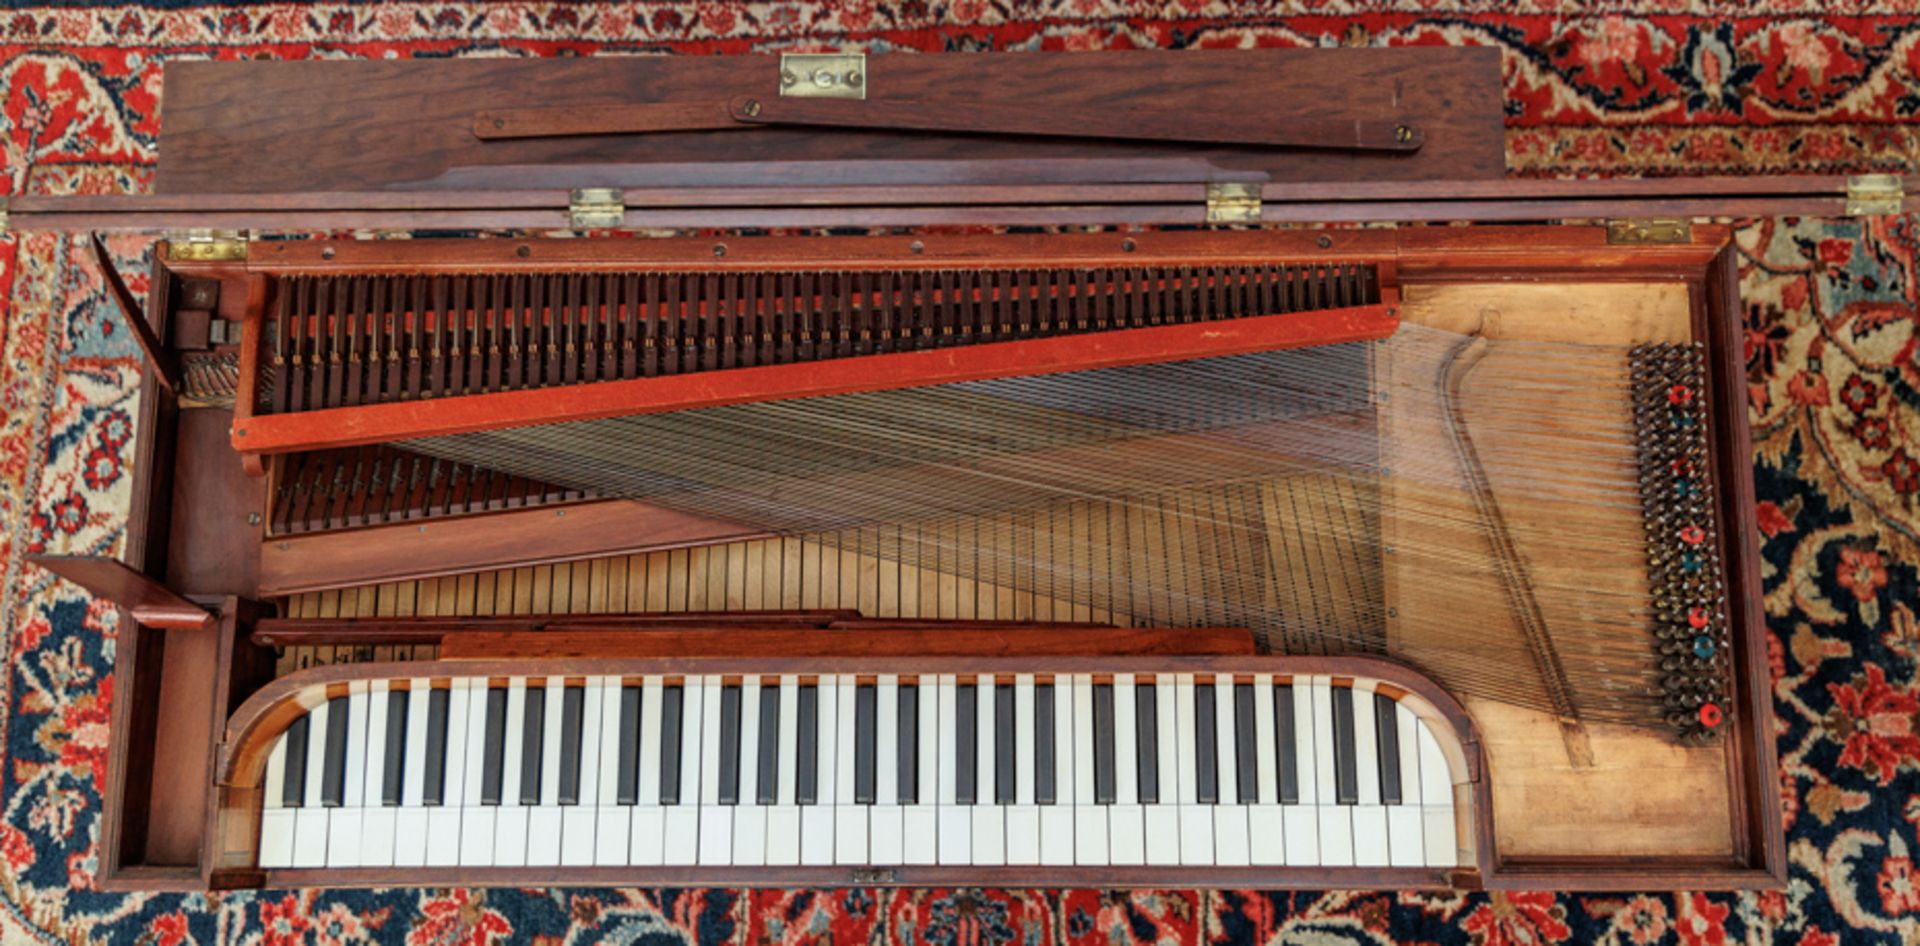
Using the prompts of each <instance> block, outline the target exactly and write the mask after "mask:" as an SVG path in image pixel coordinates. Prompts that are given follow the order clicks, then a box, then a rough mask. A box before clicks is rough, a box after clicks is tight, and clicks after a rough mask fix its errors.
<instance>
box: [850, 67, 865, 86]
mask: <svg viewBox="0 0 1920 946" xmlns="http://www.w3.org/2000/svg"><path fill="white" fill-rule="evenodd" d="M865 81H866V80H865V79H862V78H861V77H860V71H859V70H858V69H849V70H847V85H849V86H852V87H853V88H856V89H857V88H859V87H860V83H862V82H865Z"/></svg>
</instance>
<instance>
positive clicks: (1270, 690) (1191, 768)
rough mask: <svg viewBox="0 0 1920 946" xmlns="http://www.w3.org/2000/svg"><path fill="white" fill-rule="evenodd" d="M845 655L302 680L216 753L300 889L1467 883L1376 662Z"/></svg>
mask: <svg viewBox="0 0 1920 946" xmlns="http://www.w3.org/2000/svg"><path fill="white" fill-rule="evenodd" d="M861 662H862V661H860V660H857V659H856V660H852V661H848V660H836V661H831V662H824V661H823V662H821V663H822V665H821V666H805V665H804V664H805V662H804V661H788V662H786V663H787V664H788V665H787V666H782V667H779V668H773V669H777V672H756V671H755V670H753V669H750V668H747V667H743V666H739V665H740V664H741V663H742V661H739V660H733V661H706V662H699V661H672V662H669V661H660V660H652V661H594V662H585V661H582V662H576V665H569V666H556V667H552V668H548V667H543V666H540V665H538V664H535V665H529V664H528V663H527V662H524V661H523V662H520V663H518V664H514V665H509V664H505V663H501V664H497V665H487V664H485V663H484V662H479V661H474V662H465V661H440V662H421V663H413V664H363V665H358V666H357V667H327V668H316V669H315V670H311V671H305V672H302V673H301V674H298V675H295V676H294V677H291V678H285V679H283V680H282V681H279V682H278V683H276V684H275V685H273V686H272V687H270V688H269V690H270V691H274V690H277V691H278V692H279V696H278V697H277V698H276V699H275V700H274V701H272V702H268V701H264V700H263V699H262V697H261V696H256V698H255V699H254V700H252V701H249V704H248V706H245V707H243V708H242V709H241V711H240V712H239V713H238V714H236V717H235V720H236V723H235V725H236V726H238V727H241V728H239V729H233V728H230V730H229V742H228V745H227V751H226V753H225V758H226V760H227V769H228V771H229V779H230V783H231V784H233V785H235V786H239V787H250V786H251V785H253V784H257V785H258V786H259V787H260V789H261V791H260V793H259V795H258V796H257V797H258V798H259V800H260V806H259V810H258V811H257V812H254V813H251V817H255V818H257V819H258V821H257V824H258V835H257V837H258V847H257V866H258V867H259V868H262V869H265V870H269V871H275V872H284V873H286V874H287V877H288V880H287V882H298V883H303V884H305V883H317V884H322V885H325V884H346V883H364V882H374V881H377V880H378V879H379V878H384V877H393V876H396V875H395V874H394V872H395V871H398V870H401V869H405V874H404V876H406V877H409V878H417V877H418V876H420V875H419V874H418V871H420V870H426V871H429V872H430V871H433V870H436V869H455V868H457V869H459V871H460V876H462V877H465V878H468V879H470V880H472V881H477V882H482V883H515V882H525V881H526V880H527V879H528V878H530V877H535V876H538V877H552V878H556V879H563V878H567V877H578V878H580V879H581V880H583V881H588V880H591V881H592V882H625V881H628V880H631V881H633V882H642V881H646V880H649V879H659V880H663V881H664V880H667V879H669V878H681V879H695V878H702V879H725V880H726V881H727V882H733V883H800V882H827V881H833V882H846V881H848V880H850V879H851V880H854V881H856V882H895V883H953V882H986V881H990V880H998V879H1001V878H1010V877H1031V878H1040V877H1051V878H1052V880H1050V881H1049V882H1069V879H1070V878H1074V879H1079V880H1080V881H1081V882H1089V883H1100V884H1114V883H1119V884H1153V883H1185V882H1189V881H1191V882H1207V881H1208V880H1209V879H1220V880H1223V881H1224V880H1226V879H1233V880H1235V881H1237V882H1250V883H1261V884H1268V885H1276V886H1283V885H1289V884H1298V885H1303V886H1310V885H1316V884H1325V883H1329V882H1340V881H1342V880H1351V881H1358V880H1361V879H1367V878H1371V879H1375V880H1378V881H1379V882H1392V883H1401V884H1414V885H1426V884H1435V885H1437V884H1443V883H1445V882H1446V880H1447V876H1448V872H1449V871H1451V870H1454V869H1456V868H1463V867H1465V868H1471V867H1472V866H1474V854H1473V850H1474V848H1475V844H1474V840H1473V838H1474V835H1473V831H1474V828H1473V826H1474V824H1475V823H1476V820H1477V819H1476V818H1475V817H1474V812H1473V806H1474V801H1475V798H1476V797H1477V796H1476V790H1477V783H1478V777H1479V776H1478V769H1479V763H1478V760H1477V755H1476V753H1477V748H1476V745H1475V743H1474V741H1473V738H1472V735H1471V732H1470V724H1466V723H1465V717H1464V715H1463V714H1460V713H1459V711H1458V708H1457V706H1456V705H1455V704H1453V703H1452V701H1451V699H1450V698H1449V697H1447V696H1446V695H1445V694H1444V693H1441V692H1440V691H1438V690H1437V688H1435V687H1434V686H1433V685H1432V684H1431V683H1430V682H1427V681H1425V680H1424V679H1423V678H1419V677H1418V676H1417V675H1415V674H1413V673H1412V672H1411V671H1408V670H1406V669H1405V668H1401V667H1398V666H1395V665H1393V664H1390V663H1386V662H1383V661H1378V660H1371V659H1366V658H1290V657H1259V658H1246V657H1238V658H1233V659H1232V660H1231V661H1221V660H1216V661H1215V662H1216V663H1231V664H1234V665H1235V666H1232V667H1220V668H1217V669H1216V668H1213V667H1210V666H1206V664H1207V663H1208V661H1207V659H1205V658H1198V659H1196V658H1159V659H1147V658H1126V659H1108V660H1098V659H1090V658H1088V659H1078V660H1071V661H1052V663H1061V664H1064V665H1063V666H1057V667H1049V666H1035V664H1036V663H1047V662H1045V661H1034V660H1026V661H1008V660H1005V659H1001V660H998V661H996V660H994V659H980V658H927V659H924V660H919V661H915V662H916V663H919V664H922V665H925V666H926V669H925V670H918V671H915V672H903V668H902V667H901V666H899V665H900V664H901V663H902V662H901V661H898V660H894V661H881V662H880V663H886V664H890V666H885V667H882V666H871V667H861V666H858V664H860V663H861ZM554 663H564V662H554ZM703 663H704V664H707V665H696V664H703ZM761 663H762V664H763V665H764V664H765V663H766V662H765V661H764V660H763V661H761ZM795 663H799V664H802V665H800V666H793V664H795ZM866 663H870V664H871V663H875V661H871V660H869V661H866ZM829 664H830V665H829ZM848 664H853V665H854V666H851V667H848V666H846V665H848ZM1346 665H1354V666H1346ZM355 670H358V671H360V672H359V673H358V674H355V673H353V671H355ZM586 670H592V671H594V672H582V671H586ZM499 671H511V672H510V673H500V672H499ZM256 704H257V705H256ZM269 719H273V720H277V725H271V724H263V723H265V722H266V721H267V720H269ZM249 720H251V721H252V723H256V724H261V725H250V724H249V722H248V721H249ZM270 729H271V730H272V731H271V732H269V730H270ZM250 747H251V748H250ZM261 748H264V752H261V751H258V750H259V749H261ZM249 758H251V759H252V761H248V760H249ZM250 776H252V777H256V778H257V782H255V781H251V780H250V778H249V777H250ZM234 816H235V817H247V816H248V813H245V812H235V813H234ZM582 872H585V873H582ZM836 878H837V879H836ZM275 882H276V883H279V882H280V879H279V878H276V879H275ZM416 882H417V881H416Z"/></svg>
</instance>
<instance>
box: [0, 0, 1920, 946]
mask: <svg viewBox="0 0 1920 946" xmlns="http://www.w3.org/2000/svg"><path fill="white" fill-rule="evenodd" d="M1578 9H1579V8H1578V7H1577V6H1574V5H1561V4H1546V3H1543V2H1523V3H1519V4H1509V3H1505V2H1500V0H1456V2H1452V3H1448V4H1444V5H1439V4H1433V3H1430V2H1426V0H1346V2H1332V3H1326V4H1314V5H1312V7H1311V9H1308V10H1306V11H1299V10H1291V9H1285V10H1283V9H1278V8H1269V7H1267V6H1263V5H1260V4H1254V3H1233V4H1229V3H1225V2H1219V0H1210V2H1209V0H1181V2H1179V3H1176V4H1173V5H1171V6H1169V7H1167V8H1165V9H1163V8H1162V5H1161V4H1159V3H1157V2H1154V3H1146V2H1124V0H1045V2H1017V0H950V2H948V0H937V2H926V0H913V2H903V3H898V4H890V5H882V4H876V3H874V2H871V0H842V2H839V3H829V4H819V5H801V4H797V3H752V4H729V3H718V2H714V3H665V2H659V3H656V2H641V3H618V4H616V3H593V2H588V3H504V4H495V5H481V4H476V3H466V2H448V3H430V4H422V3H399V4H388V5H361V4H346V3H335V4H324V5H313V6H306V5H295V4H280V3H258V4H246V5H238V6H226V7H218V6H212V5H203V4H200V3H195V2H189V0H147V2H144V3H133V2H123V3H119V4H112V3H90V4H69V5H63V6H46V7H15V8H13V9H11V10H8V11H6V12H0V171H4V173H5V180H6V182H7V190H8V191H9V192H12V193H21V192H27V191H33V192H70V191H114V190H138V189H141V188H143V187H144V186H145V182H146V179H147V175H148V173H149V171H150V169H151V166H152V163H153V160H154V147H155V136H156V133H157V128H158V124H157V123H158V120H159V119H158V114H159V109H160V103H161V100H162V97H163V96H162V94H161V88H160V86H161V82H160V69H159V66H160V64H161V63H162V62H163V61H165V60H167V59H177V58H204V57H222V58H238V57H252V56H267V57H285V58H302V57H384V56H452V55H508V56H539V55H589V54H603V53H616V54H621V53H624V54H635V53H669V52H670V53H741V52H751V51H759V50H770V49H794V48H823V47H836V48H837V47H859V48H865V49H869V50H875V51H891V50H942V49H947V50H969V49H987V48H996V49H1035V50H1041V49H1044V50H1067V49H1072V50H1079V49H1100V48H1117V47H1132V46H1224V47H1237V46H1243V45H1281V46H1289V45H1291V46H1318V45H1332V44H1354V45H1364V44H1381V45H1405V44H1443V43H1453V44H1462V43H1472V44H1491V45H1497V46H1499V47H1501V48H1502V49H1503V50H1504V51H1505V63H1506V67H1505V72H1506V86H1507V98H1508V100H1507V148H1508V154H1509V158H1508V160H1509V164H1510V166H1511V167H1512V168H1514V169H1515V170H1516V171H1517V172H1519V173H1523V174H1541V175H1559V174H1616V173H1651V174H1684V173H1715V172H1734V171H1746V172H1753V171H1788V170H1793V171H1825V172H1845V171H1859V170H1886V169H1898V168H1901V167H1904V166H1906V165H1907V164H1909V163H1910V162H1911V161H1912V158H1913V156H1914V155H1915V154H1916V153H1920V145H1917V144H1916V132H1915V128H1916V127H1920V126H1916V125H1915V123H1914V117H1915V113H1916V112H1920V80H1917V79H1916V78H1915V75H1916V72H1917V71H1920V69H1916V67H1917V66H1920V22H1916V20H1915V19H1914V18H1913V16H1912V15H1911V14H1912V13H1913V12H1915V11H1914V10H1913V8H1912V7H1911V5H1910V4H1906V3H1873V2H1865V3H1857V4H1850V5H1848V10H1847V13H1848V14H1849V15H1848V16H1844V17H1840V16H1831V15H1830V12H1831V8H1830V5H1828V4H1816V3H1814V2H1812V0H1757V2H1754V3H1748V4H1741V5H1740V6H1739V7H1738V9H1737V10H1736V11H1735V12H1734V15H1732V16H1722V15H1720V13H1721V9H1722V8H1721V6H1720V5H1718V4H1715V3H1712V2H1710V0H1672V2H1659V3H1654V2H1651V0H1637V2H1624V3H1612V4H1607V5H1605V6H1604V8H1603V9H1604V11H1605V13H1604V15H1591V16H1588V15H1568V13H1567V11H1568V10H1573V11H1576V12H1577V11H1578ZM1738 242H1739V247H1740V250H1741V253H1742V268H1741V292H1742V297H1743V300H1744V305H1745V313H1746V332H1747V334H1746V352H1747V362H1748V380H1749V398H1750V404H1749V406H1750V409H1751V413H1752V418H1753V423H1754V425H1755V457H1754V475H1755V477H1756V478H1757V481H1758V484H1759V496H1760V508H1759V525H1760V528H1761V530H1762V538H1763V541H1764V545H1763V553H1764V558H1765V563H1764V571H1765V574H1764V577H1765V588H1766V602H1765V603H1766V613H1767V617H1768V622H1769V627H1770V629H1771V632H1772V633H1771V636H1770V640H1769V654H1770V657H1771V660H1772V669H1773V678H1774V689H1773V692H1774V697H1775V712H1776V716H1777V728H1778V734H1779V749H1780V758H1781V767H1782V768H1781V785H1780V790H1781V795H1782V798H1783V800H1784V803H1785V810H1786V818H1787V830H1788V843H1789V856H1790V862H1791V884H1790V886H1789V888H1788V889H1787V890H1786V891H1785V892H1784V893H1769V894H1761V895H1722V894H1681V895H1665V894H1662V895H1606V896H1593V895H1582V894H1550V893H1539V894H1526V893H1521V894H1493V895H1485V894H1475V895H1458V896H1435V895H1416V894H1407V893H1391V892H1354V893H1308V892H1302V893H1291V894H1264V893H1253V892H1247V891H1231V890H1220V891H1193V890H1175V891H1156V892H1139V893H1131V894H1126V893H1119V894H1116V893H1104V892H1099V891H1033V890H971V891H944V890H935V891H905V892H898V893H892V892H874V891H868V890H830V891H734V890H495V891H486V892H480V891H468V890H405V891H326V892H320V891H295V892H289V891H267V892H240V893H230V894H216V895H207V896H200V895H192V896H179V895H118V894H108V893H104V892H101V891H99V890H97V889H95V888H94V885H93V876H94V872H95V870H96V866H97V849H96V843H97V840H98V830H99V815H100V793H101V786H102V784H103V779H104V776H105V773H104V768H103V766H104V760H105V749H106V741H107V740H106V736H107V731H106V730H107V716H108V713H107V711H108V707H109V705H110V704H111V700H112V697H113V679H112V676H111V672H110V670H111V666H112V660H113V653H114V639H115V630H116V628H115V616H114V614H113V612H112V611H111V610H110V609H107V608H103V607H101V606H99V605H98V604H96V603H93V602H90V601H89V600H87V599H86V598H85V597H84V596H81V595H78V594H77V593H76V592H74V591H73V590H72V589H71V588H68V587H64V586H60V585H57V584H56V583H54V582H53V581H52V580H51V579H50V578H49V576H47V575H46V574H45V573H44V572H41V571H39V570H37V569H34V568H31V567H29V566H26V565H24V564H23V563H22V562H21V556H22V554H24V553H28V552H33V551H38V550H52V551H98V552H109V551H112V550H113V549H115V548H116V547H117V545H118V543H119V542H120V541H121V540H122V538H123V532H124V527H125V517H126V512H127V504H128V497H129V490H130V477H129V475H128V469H127V467H128V464H129V463H130V462H131V457H132V455H133V454H132V444H131V442H130V441H131V429H132V423H131V417H132V416H133V412H134V403H133V401H134V393H133V392H134V390H135V387H136V382H137V362H136V360H135V353H134V348H133V345H132V342H131V339H130V338H129V337H128V335H127V332H126V329H125V326H124V323H123V322H122V321H121V319H120V316H119V314H118V313H117V312H116V311H114V309H113V308H112V305H111V303H110V302H108V301H107V299H106V297H105V296H104V294H103V290H102V287H101V286H100V284H99V280H98V277H97V276H96V275H95V274H94V273H93V272H92V270H91V269H90V268H89V267H87V266H85V265H82V263H81V261H80V246H79V244H75V243H71V242H69V241H67V240H63V239H61V238H57V237H53V236H48V235H39V234H20V235H10V236H0V305H4V306H5V311H6V313H7V315H6V319H5V321H4V323H0V632H4V637H3V638H0V640H3V642H4V646H5V648H6V653H7V656H8V658H9V660H8V668H7V670H6V672H5V674H4V675H3V676H0V680H4V683H3V684H0V730H3V731H4V737H5V738H4V742H3V743H0V752H4V755H5V760H4V764H3V765H0V799H4V801H3V802H0V941H5V942H14V941H49V942H52V941H59V942H82V941H84V942H108V941H110V942H128V943H134V942H138V943H154V944H169V946H171V944H177V943H189V942H191V943H247V944H251V943H266V944H281V943H327V944H331V943H354V942H380V943H409V944H422V946H424V944H455V943H487V942H505V941H526V940H544V941H553V942H561V941H566V942H575V941H578V942H598V941H613V942H624V943H634V942H640V941H648V942H665V941H675V942H677V941H689V940H699V941H702V942H776V941H778V942H788V941H802V940H833V941H840V942H862V941H864V942H883V941H884V942H926V943H931V944H936V946H972V944H987V943H1004V942H1020V943H1028V944H1035V946H1049V944H1080V943H1087V944H1092V943H1103V944H1107V943H1121V942H1126V943H1131V942H1194V941H1200V940H1206V941H1209V942H1231V943H1266V942H1275V941H1282V942H1313V943H1348V942H1354V943H1381V942H1414V943H1436V944H1456V943H1474V944H1487V946H1509V944H1511V946H1521V944H1536V943H1561V942H1568V943H1572V942H1582V943H1584V942H1602V943H1613V944H1629V943H1631V944H1636V946H1647V944H1656V943H1657V944H1685V946H1717V944H1724V943H1734V942H1783V943H1794V944H1802V946H1828V944H1839V943H1848V944H1852V943H1866V942H1888V943H1896V942H1920V881H1916V879H1915V876H1914V865H1913V856H1914V849H1915V847H1916V846H1920V838H1916V829H1917V828H1920V729H1916V723H1917V722H1920V690H1916V679H1915V678H1916V663H1915V662H1916V658H1920V618H1916V611H1920V353H1917V349H1920V300H1916V291H1917V290H1916V279H1917V278H1920V219H1916V218H1913V217H1902V218H1891V219H1881V220H1853V221H1817V220H1770V221H1761V222H1756V223H1753V224H1750V225H1748V226H1746V227H1744V228H1743V229H1742V230H1741V231H1740V232H1739V235H1738ZM113 246H114V249H115V250H116V251H117V252H119V253H120V254H121V255H122V269H123V271H124V272H127V273H129V274H135V273H140V272H143V270H144V264H143V261H142V260H141V258H140V257H141V254H142V253H143V252H144V241H143V240H141V239H138V238H126V239H120V240H116V241H115V242H114V243H113ZM133 282H134V286H133V288H134V290H135V291H136V293H138V292H139V291H140V290H141V289H142V288H143V286H142V285H141V280H140V279H134V280H133Z"/></svg>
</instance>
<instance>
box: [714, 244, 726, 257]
mask: <svg viewBox="0 0 1920 946" xmlns="http://www.w3.org/2000/svg"><path fill="white" fill-rule="evenodd" d="M713 255H715V256H725V255H727V245H726V244H725V243H715V244H714V245H713Z"/></svg>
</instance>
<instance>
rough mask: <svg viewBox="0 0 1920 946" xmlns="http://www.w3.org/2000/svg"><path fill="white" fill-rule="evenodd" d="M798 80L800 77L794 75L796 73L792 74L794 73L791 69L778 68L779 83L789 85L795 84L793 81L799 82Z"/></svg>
mask: <svg viewBox="0 0 1920 946" xmlns="http://www.w3.org/2000/svg"><path fill="white" fill-rule="evenodd" d="M799 81H800V77H799V76H796V75H794V74H793V70H792V69H782V70H780V84H781V85H786V86H790V85H793V84H795V83H797V82H799Z"/></svg>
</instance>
